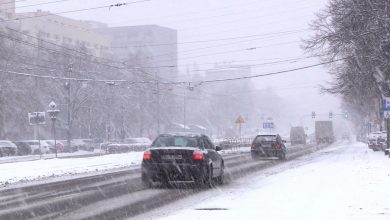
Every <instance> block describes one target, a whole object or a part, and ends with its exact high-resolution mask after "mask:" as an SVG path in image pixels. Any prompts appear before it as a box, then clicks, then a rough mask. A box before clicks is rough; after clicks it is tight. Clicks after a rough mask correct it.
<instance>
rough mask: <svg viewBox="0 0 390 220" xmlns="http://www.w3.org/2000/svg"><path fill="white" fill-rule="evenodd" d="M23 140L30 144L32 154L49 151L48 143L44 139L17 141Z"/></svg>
mask: <svg viewBox="0 0 390 220" xmlns="http://www.w3.org/2000/svg"><path fill="white" fill-rule="evenodd" d="M18 142H24V143H27V144H28V145H30V147H31V150H32V153H33V154H41V153H42V154H48V153H51V150H50V144H48V143H47V142H45V141H39V140H26V141H18ZM39 142H41V147H39Z"/></svg>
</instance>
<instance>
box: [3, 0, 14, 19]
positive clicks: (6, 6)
mask: <svg viewBox="0 0 390 220" xmlns="http://www.w3.org/2000/svg"><path fill="white" fill-rule="evenodd" d="M0 17H2V18H3V19H13V18H14V17H15V1H10V0H0Z"/></svg>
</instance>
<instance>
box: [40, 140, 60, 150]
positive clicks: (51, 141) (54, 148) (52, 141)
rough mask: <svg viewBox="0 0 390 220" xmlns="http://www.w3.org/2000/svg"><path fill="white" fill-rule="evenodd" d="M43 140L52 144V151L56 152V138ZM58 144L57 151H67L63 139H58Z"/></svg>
mask: <svg viewBox="0 0 390 220" xmlns="http://www.w3.org/2000/svg"><path fill="white" fill-rule="evenodd" d="M43 141H44V142H46V143H47V144H49V145H50V152H51V153H55V152H56V147H55V146H54V140H43ZM56 145H57V153H61V152H64V151H65V144H64V143H63V142H62V141H60V140H56Z"/></svg>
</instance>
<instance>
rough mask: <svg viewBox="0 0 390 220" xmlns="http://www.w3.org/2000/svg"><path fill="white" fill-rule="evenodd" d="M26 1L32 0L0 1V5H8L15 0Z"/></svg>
mask: <svg viewBox="0 0 390 220" xmlns="http://www.w3.org/2000/svg"><path fill="white" fill-rule="evenodd" d="M26 1H30V0H16V1H9V2H2V3H0V5H8V4H13V3H14V2H15V3H16V2H26Z"/></svg>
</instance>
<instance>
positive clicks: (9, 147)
mask: <svg viewBox="0 0 390 220" xmlns="http://www.w3.org/2000/svg"><path fill="white" fill-rule="evenodd" d="M16 153H17V146H16V145H15V144H14V143H12V142H11V141H7V140H0V157H4V156H15V155H16Z"/></svg>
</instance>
